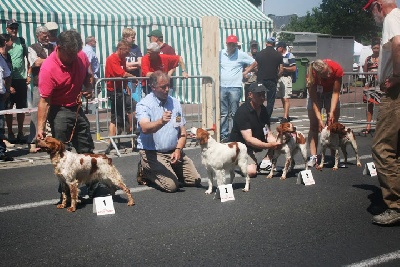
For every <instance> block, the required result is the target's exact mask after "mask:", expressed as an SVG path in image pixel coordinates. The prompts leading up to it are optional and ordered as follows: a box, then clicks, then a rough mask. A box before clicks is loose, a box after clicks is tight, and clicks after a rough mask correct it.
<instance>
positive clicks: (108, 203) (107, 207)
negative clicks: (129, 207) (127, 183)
mask: <svg viewBox="0 0 400 267" xmlns="http://www.w3.org/2000/svg"><path fill="white" fill-rule="evenodd" d="M93 213H97V215H107V214H115V209H114V202H113V199H112V196H106V197H95V198H94V199H93Z"/></svg>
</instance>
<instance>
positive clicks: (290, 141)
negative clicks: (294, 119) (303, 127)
mask: <svg viewBox="0 0 400 267" xmlns="http://www.w3.org/2000/svg"><path fill="white" fill-rule="evenodd" d="M276 131H277V132H278V136H277V137H276V141H280V142H281V144H282V147H281V148H280V149H276V150H273V156H272V160H271V162H272V166H271V171H270V173H269V175H268V176H267V178H272V176H273V174H274V169H275V166H276V161H277V160H278V158H279V156H280V155H281V154H285V155H286V161H285V165H284V167H283V170H282V176H281V180H285V179H286V174H287V173H288V172H289V171H290V170H291V169H292V168H293V167H294V165H295V162H294V158H293V157H294V155H295V154H296V153H297V152H298V151H300V153H301V156H302V157H303V160H304V166H305V169H306V170H308V165H307V144H306V138H305V137H304V134H303V133H301V132H298V131H296V127H295V126H294V125H293V123H291V122H284V123H281V124H280V125H279V126H278V127H276Z"/></svg>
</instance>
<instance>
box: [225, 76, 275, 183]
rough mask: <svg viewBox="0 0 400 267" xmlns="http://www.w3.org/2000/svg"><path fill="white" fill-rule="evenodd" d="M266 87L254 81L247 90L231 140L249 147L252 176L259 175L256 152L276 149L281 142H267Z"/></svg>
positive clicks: (234, 119) (249, 173) (250, 173)
mask: <svg viewBox="0 0 400 267" xmlns="http://www.w3.org/2000/svg"><path fill="white" fill-rule="evenodd" d="M266 90H267V89H266V88H265V86H264V85H263V84H262V83H252V84H251V85H250V86H249V88H248V89H247V90H246V102H245V103H244V104H243V105H241V106H240V107H239V108H238V110H237V112H236V114H235V117H234V118H233V128H232V132H231V134H230V137H229V141H230V142H241V143H243V144H245V145H246V147H247V154H248V155H249V158H248V167H247V173H248V175H249V176H250V177H255V176H256V175H257V158H256V156H255V153H256V152H261V151H262V150H263V149H276V148H278V147H279V145H280V143H279V142H276V141H272V142H267V141H266V139H265V135H266V131H267V130H266V125H268V124H269V121H268V116H267V109H266V107H265V106H264V104H263V103H264V101H265V93H266Z"/></svg>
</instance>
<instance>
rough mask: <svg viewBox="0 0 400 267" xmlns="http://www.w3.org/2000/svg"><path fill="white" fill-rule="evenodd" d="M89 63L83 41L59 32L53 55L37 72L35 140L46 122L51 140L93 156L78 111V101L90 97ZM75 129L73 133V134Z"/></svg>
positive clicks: (74, 34)
mask: <svg viewBox="0 0 400 267" xmlns="http://www.w3.org/2000/svg"><path fill="white" fill-rule="evenodd" d="M89 64H90V63H89V61H88V59H87V56H86V54H85V53H84V52H82V38H81V36H80V35H79V33H78V32H77V31H75V30H69V31H65V32H62V33H61V34H60V35H59V41H58V43H57V46H56V48H55V51H54V52H53V53H51V54H50V55H49V57H48V58H47V59H46V60H45V61H44V62H43V64H42V67H41V69H40V72H39V85H38V87H39V93H40V100H39V104H38V123H37V127H38V129H37V135H36V136H37V139H43V138H44V137H45V135H46V134H45V128H46V119H48V120H49V123H50V126H51V132H52V135H53V137H55V138H57V139H58V140H60V141H61V142H64V143H65V142H67V141H69V140H70V138H71V135H72V134H73V136H72V140H71V141H72V145H73V146H74V148H75V149H76V151H77V153H92V152H93V149H94V144H93V139H92V135H91V134H90V123H89V120H88V119H87V118H86V115H85V113H84V112H83V110H82V108H80V109H79V110H78V103H77V97H78V95H79V94H80V93H81V91H82V87H83V86H84V87H85V88H86V90H85V91H83V95H84V96H85V97H86V98H90V97H91V92H92V86H91V83H90V80H91V77H92V74H91V73H89V72H88V68H89ZM74 126H75V131H74V133H73V132H72V130H73V128H74Z"/></svg>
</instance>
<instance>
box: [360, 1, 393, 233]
mask: <svg viewBox="0 0 400 267" xmlns="http://www.w3.org/2000/svg"><path fill="white" fill-rule="evenodd" d="M364 10H369V11H371V12H372V14H373V16H374V19H375V22H376V23H377V24H382V23H383V30H382V42H381V49H380V55H379V67H378V80H379V83H380V87H381V90H382V91H383V92H385V94H384V95H383V96H382V98H381V103H380V109H379V114H378V117H377V120H376V121H377V123H376V132H375V136H374V140H373V144H372V157H373V159H374V163H375V166H376V170H377V173H378V179H379V183H380V185H381V190H382V197H383V201H384V202H385V204H386V206H387V209H386V210H385V211H384V212H383V213H381V214H378V215H375V216H374V217H373V218H372V222H373V223H375V224H379V225H389V224H394V223H397V222H400V161H399V155H400V146H399V144H400V140H399V133H400V114H399V107H400V97H399V94H400V27H399V25H400V9H398V8H397V5H396V0H377V1H372V0H370V1H369V2H368V3H367V5H365V6H364Z"/></svg>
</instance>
